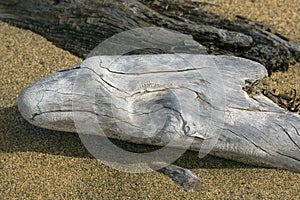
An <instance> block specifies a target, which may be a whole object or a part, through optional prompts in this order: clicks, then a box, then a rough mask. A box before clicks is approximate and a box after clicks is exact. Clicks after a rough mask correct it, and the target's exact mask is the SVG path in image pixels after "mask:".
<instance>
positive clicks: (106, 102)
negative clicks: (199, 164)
mask: <svg viewBox="0 0 300 200" xmlns="http://www.w3.org/2000/svg"><path fill="white" fill-rule="evenodd" d="M187 61H188V62H187ZM186 63H189V64H186ZM133 66H136V67H133ZM216 70H218V71H216ZM218 73H219V74H220V76H219V75H218ZM264 76H267V71H266V69H265V67H264V66H262V65H260V64H258V63H256V62H253V61H250V60H247V59H242V58H237V57H230V56H211V55H196V54H178V55H175V54H159V55H131V56H130V55H128V56H122V57H117V56H95V57H90V58H87V59H86V60H85V61H83V62H82V63H79V64H78V65H76V66H74V67H72V68H67V69H65V70H62V71H59V72H56V73H54V74H52V75H50V76H48V77H46V78H43V79H41V80H40V81H38V82H36V83H34V84H33V85H31V86H30V87H28V88H27V89H26V90H24V91H23V93H22V94H21V95H20V96H19V101H18V106H19V110H20V112H21V114H22V115H23V117H24V118H25V119H26V120H28V121H29V122H30V123H32V124H34V125H36V126H40V127H45V128H49V129H54V130H61V131H69V132H76V131H78V130H79V132H81V133H84V134H90V135H101V133H100V132H101V130H103V132H105V135H104V136H108V137H111V138H117V139H121V140H126V141H130V142H134V143H142V144H151V145H159V146H165V145H168V144H169V143H171V146H175V147H179V148H185V147H188V148H189V149H191V150H196V151H199V150H200V153H208V152H209V151H210V153H211V154H213V155H216V156H220V157H223V158H227V159H232V160H236V161H240V162H244V163H251V164H256V165H260V166H270V167H279V168H283V169H288V170H292V171H296V172H300V148H299V145H300V134H299V133H300V116H299V115H298V114H296V113H292V112H289V111H287V110H284V109H283V108H280V107H279V106H278V105H276V104H275V103H274V102H273V101H271V100H270V99H268V98H267V97H265V96H263V95H262V94H257V95H254V96H249V95H248V93H247V92H245V91H244V90H243V88H244V87H247V86H248V85H249V83H251V82H253V81H255V80H259V79H261V78H263V77H264ZM220 77H221V78H220ZM74 88H75V89H74ZM224 99H225V100H224ZM74 122H75V123H74ZM99 123H100V126H99ZM78 124H79V125H78ZM99 127H100V128H99ZM189 138H193V142H192V143H188V146H187V143H185V142H186V141H188V140H189ZM215 139H216V141H215V142H214V140H215ZM173 140H175V142H173V143H172V142H170V141H173ZM103 145H105V144H103ZM92 151H93V150H92ZM96 153H97V152H96ZM111 156H113V155H111ZM109 157H110V156H109ZM169 161H171V160H168V162H169ZM145 162H146V161H145Z"/></svg>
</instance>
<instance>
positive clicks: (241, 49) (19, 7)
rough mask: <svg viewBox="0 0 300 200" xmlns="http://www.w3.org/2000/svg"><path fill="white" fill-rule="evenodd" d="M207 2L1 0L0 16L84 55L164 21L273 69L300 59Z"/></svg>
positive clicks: (280, 40)
mask: <svg viewBox="0 0 300 200" xmlns="http://www.w3.org/2000/svg"><path fill="white" fill-rule="evenodd" d="M202 4H205V3H203V2H192V1H186V0H184V1H183V0H163V1H162V0H147V1H146V0H111V1H97V0H72V1H70V0H41V1H38V2H37V1H34V0H10V1H5V0H0V20H3V21H5V22H9V23H12V24H14V25H16V26H19V27H22V28H26V29H30V30H32V31H35V32H37V33H39V34H41V35H43V36H44V37H46V38H47V39H48V40H50V41H52V42H53V43H54V44H56V45H57V46H59V47H62V48H64V49H66V50H69V51H70V52H72V53H74V54H75V55H78V56H81V57H85V56H86V55H87V54H88V53H89V52H90V51H91V50H92V49H93V48H94V47H95V46H96V45H97V44H99V43H100V42H101V41H103V40H105V39H107V38H109V37H111V36H113V35H114V34H116V33H119V32H122V31H125V30H129V29H132V28H138V27H149V26H158V27H164V28H168V29H172V30H176V31H179V32H182V33H185V34H191V35H192V36H193V38H194V39H195V40H196V41H198V42H200V43H201V44H203V45H204V46H206V47H208V50H209V53H213V54H230V55H235V56H239V57H244V58H249V59H252V60H254V61H258V62H260V63H261V64H263V65H264V66H266V68H267V70H268V72H269V73H270V72H272V71H275V70H285V69H287V68H288V65H289V64H290V63H292V62H294V61H295V60H296V61H299V60H300V48H299V46H297V45H295V44H292V43H291V42H288V41H287V40H286V38H284V37H281V36H279V35H275V34H272V33H271V32H269V29H268V28H267V27H265V26H264V25H263V24H259V23H252V22H247V21H245V20H240V21H236V22H231V21H228V20H223V19H220V18H219V17H218V16H216V15H213V14H210V13H207V12H204V11H202V10H201V5H202ZM135 53H137V52H135ZM165 53H166V52H165Z"/></svg>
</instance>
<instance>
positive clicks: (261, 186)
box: [0, 0, 300, 200]
mask: <svg viewBox="0 0 300 200" xmlns="http://www.w3.org/2000/svg"><path fill="white" fill-rule="evenodd" d="M209 2H210V3H213V4H215V5H218V6H215V5H212V6H206V9H207V10H210V11H213V12H217V13H219V14H220V15H222V16H224V17H226V18H230V19H231V18H233V17H234V16H235V15H241V16H244V17H246V18H249V19H251V20H255V21H262V22H265V23H268V24H270V25H272V26H273V28H274V29H275V30H278V31H280V34H283V35H284V36H286V37H288V38H290V39H291V40H292V41H294V42H297V43H299V44H300V28H299V24H300V23H299V13H300V6H299V1H298V0H289V1H279V0H277V1H272V0H267V1H257V0H256V1H250V0H249V1H221V0H218V1H217V0H212V1H209ZM225 2H227V3H225ZM228 2H231V3H232V4H230V5H229V4H228ZM241 2H244V3H241ZM253 2H254V3H253ZM272 2H275V3H272ZM0 41H1V43H0V44H1V45H0V58H1V59H0V66H1V68H0V119H1V120H0V199H1V200H2V199H3V200H4V199H300V174H298V173H293V172H289V171H286V170H279V169H267V168H260V167H254V166H249V165H244V164H240V163H237V162H232V161H228V160H224V159H220V158H214V157H211V156H209V157H206V158H204V159H199V158H197V153H194V152H187V153H186V154H184V156H183V157H182V158H181V159H180V160H179V161H177V162H176V164H178V165H180V166H183V167H187V168H189V169H191V170H192V171H193V172H195V173H196V174H197V175H198V176H199V177H200V178H201V187H200V191H199V192H195V193H186V192H185V191H183V190H182V189H181V188H180V187H179V186H177V185H176V184H174V183H173V182H172V181H171V180H170V179H169V178H168V177H165V176H163V175H161V174H159V173H157V172H152V173H147V174H130V173H124V172H120V171H117V170H114V169H112V168H109V167H107V166H105V165H104V164H102V163H101V162H98V161H97V160H95V159H94V158H93V157H92V156H91V155H90V154H89V153H88V152H87V150H86V149H85V148H84V146H83V145H82V144H81V141H80V139H79V137H78V136H77V135H76V134H72V133H63V132H56V131H49V130H45V129H41V128H37V127H34V126H32V125H30V124H29V123H27V122H26V121H25V120H24V119H22V117H21V115H20V114H19V112H18V110H17V107H16V100H17V96H18V94H19V93H20V92H21V90H22V89H24V88H25V87H27V86H28V85H29V84H30V83H33V82H34V81H36V80H38V79H40V78H41V77H44V76H46V75H47V74H50V73H52V72H54V71H57V70H58V69H62V68H65V67H67V66H71V65H73V64H76V63H77V62H79V61H80V60H81V59H80V58H77V57H75V56H73V55H71V54H70V53H68V52H66V51H63V50H61V49H59V48H57V47H55V46H54V45H52V44H51V42H49V41H47V40H46V39H44V38H43V37H41V36H39V35H36V34H34V33H32V32H30V31H28V30H21V29H18V28H15V27H12V26H10V25H8V24H5V23H0ZM299 76H300V75H299V67H297V66H294V67H292V68H291V70H289V72H288V73H276V76H275V75H274V77H271V78H270V79H273V80H274V81H272V82H271V83H270V85H272V84H273V85H272V87H278V88H282V87H280V84H281V85H283V84H282V82H281V81H285V82H284V83H285V84H284V85H285V88H284V89H283V90H287V89H289V88H292V87H296V86H297V83H299V81H297V80H299ZM284 77H285V78H284ZM276 81H277V84H276ZM293 84H294V85H293ZM298 85H299V84H298ZM288 86H290V87H288ZM286 87H287V88H286ZM125 145H128V146H130V148H138V146H136V145H129V144H125Z"/></svg>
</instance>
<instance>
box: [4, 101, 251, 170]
mask: <svg viewBox="0 0 300 200" xmlns="http://www.w3.org/2000/svg"><path fill="white" fill-rule="evenodd" d="M0 119H1V121H2V123H1V126H0V153H1V152H2V153H11V152H28V151H30V152H40V153H46V154H52V155H63V156H69V157H84V158H93V156H92V155H91V154H90V153H89V152H88V151H87V150H86V149H85V147H84V145H83V144H82V143H81V140H80V138H79V136H78V135H77V134H76V133H67V132H59V131H52V130H47V129H42V128H38V127H35V126H33V125H31V124H29V123H28V122H27V121H26V120H24V119H23V118H22V116H21V114H20V113H19V111H18V108H17V106H12V107H8V108H1V109H0ZM99 138H100V137H99ZM111 141H112V142H113V143H114V144H116V145H118V146H119V147H121V148H123V149H125V150H128V151H132V152H149V151H154V150H156V149H157V148H158V147H153V146H149V145H137V144H132V143H128V142H122V141H119V140H111ZM174 164H176V165H179V166H181V167H184V168H189V169H197V168H206V169H219V168H255V166H250V165H245V164H241V163H238V162H233V161H229V160H226V159H222V158H216V157H213V156H206V157H205V158H203V159H200V158H198V153H197V152H192V151H187V152H185V153H184V154H183V155H182V157H180V158H179V159H178V160H177V161H176V162H175V163H174Z"/></svg>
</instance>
